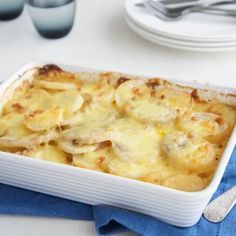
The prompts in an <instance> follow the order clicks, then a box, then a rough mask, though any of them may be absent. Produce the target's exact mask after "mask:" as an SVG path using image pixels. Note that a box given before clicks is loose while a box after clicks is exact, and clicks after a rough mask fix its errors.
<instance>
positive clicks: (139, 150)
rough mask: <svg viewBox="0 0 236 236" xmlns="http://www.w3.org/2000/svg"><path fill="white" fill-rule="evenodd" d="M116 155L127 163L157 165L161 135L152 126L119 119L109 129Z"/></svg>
mask: <svg viewBox="0 0 236 236" xmlns="http://www.w3.org/2000/svg"><path fill="white" fill-rule="evenodd" d="M108 137H109V140H111V141H112V148H113V150H114V152H115V154H116V155H117V156H118V157H119V158H120V159H121V160H126V161H134V162H137V163H142V162H146V163H155V162H156V160H157V158H158V154H159V151H158V150H159V142H160V138H159V134H158V132H157V131H156V129H155V128H154V127H152V126H144V125H141V124H140V123H138V122H136V121H134V120H131V119H119V120H116V121H115V122H113V123H112V124H111V125H110V126H109V127H108Z"/></svg>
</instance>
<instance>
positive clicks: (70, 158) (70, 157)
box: [66, 153, 73, 163]
mask: <svg viewBox="0 0 236 236" xmlns="http://www.w3.org/2000/svg"><path fill="white" fill-rule="evenodd" d="M66 161H67V162H69V163H71V162H72V161H73V157H72V155H71V154H69V153H67V154H66Z"/></svg>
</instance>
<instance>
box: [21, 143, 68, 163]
mask: <svg viewBox="0 0 236 236" xmlns="http://www.w3.org/2000/svg"><path fill="white" fill-rule="evenodd" d="M25 155H27V156H30V157H34V158H36V159H42V160H47V161H52V162H56V163H63V164H69V161H68V154H66V153H65V152H63V151H62V150H61V149H60V148H58V147H56V146H53V145H49V144H46V145H43V146H37V147H35V148H34V149H33V150H31V151H29V152H28V153H27V154H26V153H25Z"/></svg>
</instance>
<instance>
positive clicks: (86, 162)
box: [72, 147, 113, 172]
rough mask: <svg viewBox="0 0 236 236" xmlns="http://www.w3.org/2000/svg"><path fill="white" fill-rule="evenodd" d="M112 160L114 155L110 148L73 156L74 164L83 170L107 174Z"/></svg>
mask: <svg viewBox="0 0 236 236" xmlns="http://www.w3.org/2000/svg"><path fill="white" fill-rule="evenodd" d="M112 158H113V153H112V151H111V148H109V147H108V148H104V149H102V150H99V151H93V152H87V153H84V154H79V155H73V162H72V164H73V165H74V166H77V167H81V168H86V169H91V170H97V171H103V172H106V171H107V165H108V162H109V161H110V160H111V159H112Z"/></svg>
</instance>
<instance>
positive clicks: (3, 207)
mask: <svg viewBox="0 0 236 236" xmlns="http://www.w3.org/2000/svg"><path fill="white" fill-rule="evenodd" d="M235 184H236V148H235V149H234V152H233V154H232V156H231V159H230V162H229V164H228V167H227V169H226V172H225V174H224V177H223V179H222V182H221V184H220V186H219V188H218V190H217V192H216V193H215V195H214V197H213V198H215V197H217V196H218V195H219V194H221V193H223V192H225V191H226V190H227V189H229V188H230V187H232V186H233V185H235ZM1 213H2V214H14V215H16V214H17V215H34V216H49V217H61V218H62V217H63V218H70V219H78V220H94V221H95V224H96V229H97V232H98V234H100V235H107V234H110V233H115V232H120V231H125V230H127V229H129V230H131V231H133V232H136V233H137V234H138V235H143V236H157V235H161V236H172V235H174V236H186V235H188V236H189V235H191V236H198V235H200V234H201V235H204V236H205V235H208V236H232V235H236V207H235V208H234V209H233V210H232V211H231V212H230V214H229V215H228V216H227V218H226V219H225V220H224V221H222V222H221V223H218V224H214V223H210V222H208V221H207V220H205V219H204V218H203V217H202V218H201V220H200V221H199V222H198V223H197V224H196V225H195V226H193V227H190V228H179V227H175V226H171V225H169V224H166V223H163V222H161V221H159V220H157V219H155V218H153V217H150V216H146V215H142V214H138V213H135V212H130V211H126V210H122V209H118V208H115V207H109V206H90V205H87V204H83V203H78V202H74V201H70V200H65V199H62V198H57V197H52V196H49V195H46V194H42V193H37V192H33V191H29V190H24V189H20V188H16V187H11V186H8V185H4V184H0V214H1Z"/></svg>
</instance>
